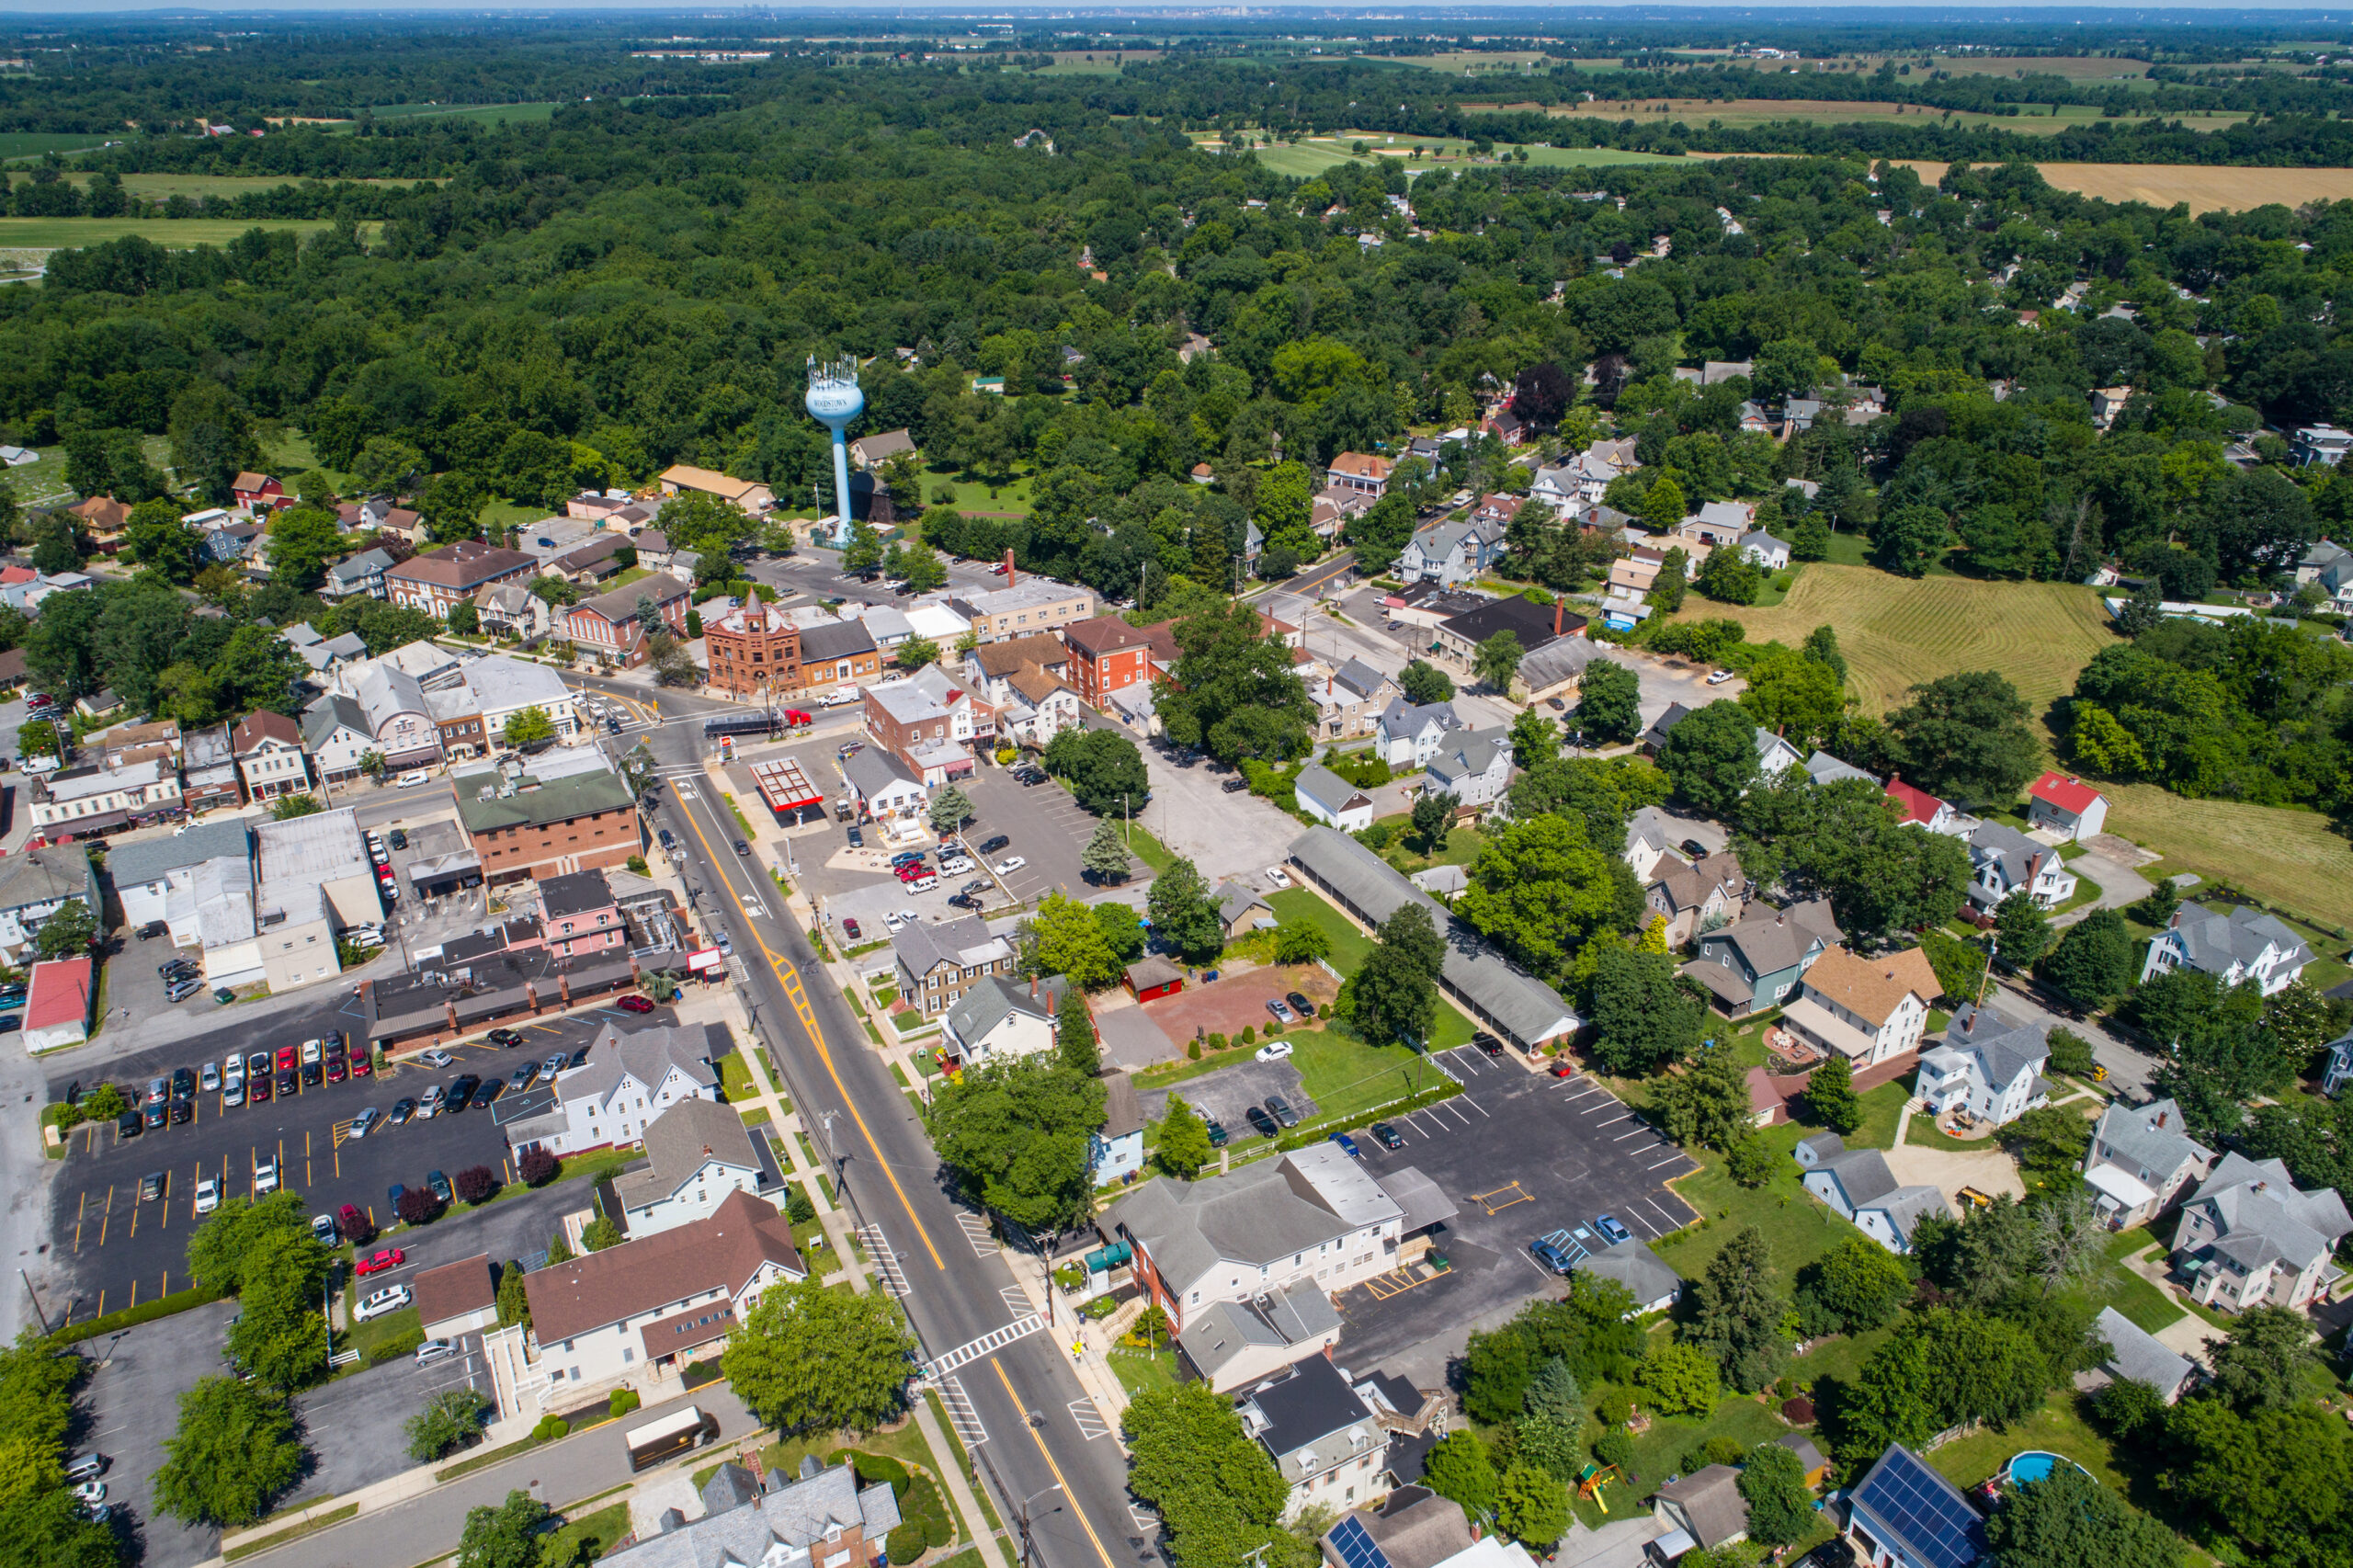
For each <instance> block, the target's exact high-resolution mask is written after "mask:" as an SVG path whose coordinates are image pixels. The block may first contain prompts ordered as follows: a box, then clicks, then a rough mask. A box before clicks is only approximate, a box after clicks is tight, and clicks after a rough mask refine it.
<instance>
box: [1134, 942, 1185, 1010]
mask: <svg viewBox="0 0 2353 1568" xmlns="http://www.w3.org/2000/svg"><path fill="white" fill-rule="evenodd" d="M1127 980H1128V989H1129V990H1131V991H1132V992H1134V993H1135V995H1136V1000H1137V1001H1139V1002H1151V1001H1155V1000H1157V999H1158V998H1160V997H1163V996H1174V995H1176V993H1178V992H1179V991H1182V990H1184V989H1185V971H1183V970H1181V969H1178V968H1177V967H1176V965H1175V964H1173V963H1170V962H1169V961H1168V960H1166V959H1164V958H1162V957H1161V956H1160V955H1158V954H1157V953H1154V954H1153V955H1152V956H1150V957H1148V958H1141V959H1138V960H1136V961H1135V962H1133V963H1131V964H1130V965H1129V966H1128V975H1127Z"/></svg>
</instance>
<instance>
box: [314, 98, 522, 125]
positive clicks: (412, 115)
mask: <svg viewBox="0 0 2353 1568" xmlns="http://www.w3.org/2000/svg"><path fill="white" fill-rule="evenodd" d="M368 112H369V114H371V115H373V116H375V117H376V118H377V119H472V120H477V121H479V122H481V123H482V124H483V125H494V124H496V123H497V122H498V121H500V120H502V119H505V120H510V121H512V122H514V123H515V124H517V125H522V124H525V123H528V122H529V121H531V120H539V119H548V118H549V117H550V116H551V115H553V114H554V113H555V105H553V104H551V103H545V104H376V105H373V106H371V107H370V108H369V110H368ZM337 124H338V125H339V126H340V127H341V128H342V129H344V130H349V129H350V125H351V122H350V121H348V120H344V121H339V122H337Z"/></svg>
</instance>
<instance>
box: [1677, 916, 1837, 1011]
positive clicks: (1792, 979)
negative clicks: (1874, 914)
mask: <svg viewBox="0 0 2353 1568" xmlns="http://www.w3.org/2000/svg"><path fill="white" fill-rule="evenodd" d="M1840 936H1841V933H1840V931H1839V929H1838V924H1837V922H1836V921H1835V920H1833V919H1832V918H1831V917H1830V902H1829V900H1827V899H1816V900H1814V901H1813V903H1800V904H1792V905H1791V906H1790V907H1789V908H1787V909H1773V908H1770V907H1768V906H1766V905H1761V904H1752V905H1750V906H1749V909H1748V912H1747V914H1746V915H1745V916H1743V917H1742V918H1741V919H1740V920H1738V921H1735V922H1734V923H1733V924H1732V925H1730V926H1725V927H1724V928H1723V929H1722V930H1721V931H1709V932H1705V933H1703V934H1702V935H1701V936H1700V937H1699V957H1698V958H1696V959H1693V960H1691V961H1690V962H1689V963H1687V964H1685V965H1684V966H1683V971H1682V972H1683V973H1684V974H1686V975H1688V976H1689V977H1690V978H1691V979H1692V980H1695V981H1697V982H1699V984H1700V985H1701V986H1702V987H1703V988H1705V989H1706V991H1707V992H1708V994H1709V995H1710V996H1711V997H1712V998H1713V999H1714V1002H1715V1005H1716V1006H1718V1007H1721V1008H1722V1009H1723V1011H1724V1012H1725V1013H1727V1014H1729V1015H1730V1016H1731V1017H1735V1018H1745V1017H1748V1015H1750V1014H1751V1013H1757V1012H1762V1011H1764V1010H1765V1009H1766V1008H1768V1007H1778V1006H1780V1005H1781V1004H1782V1003H1784V1002H1786V1001H1788V1000H1789V999H1790V994H1791V993H1793V992H1795V991H1796V990H1797V988H1798V983H1799V982H1800V981H1801V980H1802V979H1803V978H1804V976H1805V974H1806V971H1809V970H1811V969H1813V966H1814V964H1815V963H1816V962H1817V961H1818V960H1820V959H1821V958H1822V955H1823V954H1824V953H1826V952H1828V951H1829V950H1830V949H1832V948H1833V947H1834V946H1836V944H1837V942H1838V940H1839V937H1840Z"/></svg>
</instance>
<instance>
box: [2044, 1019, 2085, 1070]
mask: <svg viewBox="0 0 2353 1568" xmlns="http://www.w3.org/2000/svg"><path fill="white" fill-rule="evenodd" d="M2050 1043H2051V1070H2052V1072H2054V1073H2065V1074H2069V1075H2071V1076H2073V1077H2077V1078H2088V1077H2090V1076H2091V1075H2092V1068H2093V1066H2094V1065H2095V1063H2094V1062H2093V1061H2092V1042H2091V1041H2090V1040H2086V1039H2085V1038H2084V1037H2083V1036H2081V1035H2079V1034H2077V1033H2076V1032H2075V1030H2073V1029H2052V1031H2051V1042H2050Z"/></svg>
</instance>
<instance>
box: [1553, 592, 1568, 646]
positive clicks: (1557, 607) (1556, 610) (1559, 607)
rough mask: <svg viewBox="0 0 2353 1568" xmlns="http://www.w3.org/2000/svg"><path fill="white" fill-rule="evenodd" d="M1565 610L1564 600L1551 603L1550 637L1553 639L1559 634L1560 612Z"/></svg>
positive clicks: (1555, 600)
mask: <svg viewBox="0 0 2353 1568" xmlns="http://www.w3.org/2000/svg"><path fill="white" fill-rule="evenodd" d="M1566 608H1568V607H1567V603H1566V601H1564V600H1562V599H1554V600H1553V601H1552V635H1553V636H1555V637H1558V636H1559V635H1560V634H1561V616H1562V612H1563V611H1564V610H1565V609H1566Z"/></svg>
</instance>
